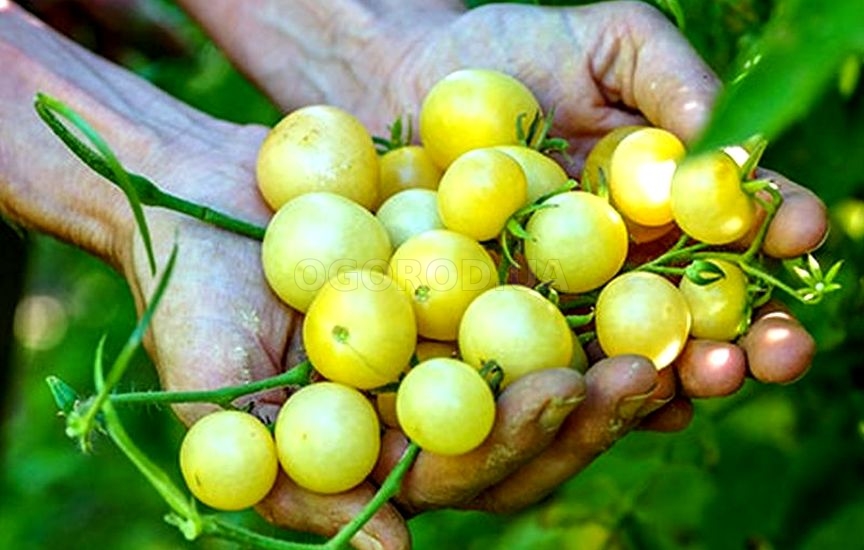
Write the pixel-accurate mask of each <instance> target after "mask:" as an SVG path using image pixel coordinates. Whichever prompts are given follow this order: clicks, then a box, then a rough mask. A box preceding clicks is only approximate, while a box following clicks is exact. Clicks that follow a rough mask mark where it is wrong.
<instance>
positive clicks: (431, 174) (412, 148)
mask: <svg viewBox="0 0 864 550" xmlns="http://www.w3.org/2000/svg"><path fill="white" fill-rule="evenodd" d="M441 173H442V172H441V168H439V167H438V165H437V164H435V163H434V162H432V158H431V157H430V156H429V153H428V152H427V151H426V148H425V147H423V146H421V145H406V146H404V147H399V148H397V149H393V150H390V151H387V152H386V153H384V154H383V155H381V180H380V186H379V193H378V200H379V202H384V201H385V200H387V199H388V198H389V197H391V196H393V195H395V194H396V193H398V192H400V191H404V190H406V189H431V190H433V191H434V190H435V189H437V188H438V180H440V179H441Z"/></svg>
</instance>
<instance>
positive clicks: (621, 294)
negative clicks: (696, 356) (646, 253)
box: [595, 271, 691, 369]
mask: <svg viewBox="0 0 864 550" xmlns="http://www.w3.org/2000/svg"><path fill="white" fill-rule="evenodd" d="M595 323H596V325H595V327H596V331H597V339H598V341H599V342H600V347H601V348H602V349H603V352H604V353H606V355H609V356H614V355H622V354H636V355H642V356H645V357H647V358H648V359H650V360H651V361H653V362H654V366H655V367H657V369H662V368H664V367H666V366H668V365H669V364H670V363H671V362H672V361H673V360H674V359H675V358H676V357H677V356H678V354H679V353H681V350H682V349H683V348H684V344H685V343H686V342H687V336H688V334H689V333H690V323H691V318H690V310H689V309H688V308H687V301H686V300H685V299H684V296H683V295H682V294H681V292H680V291H679V290H678V288H677V287H675V285H673V284H672V283H671V282H669V281H668V280H667V279H666V278H664V277H662V276H660V275H657V274H655V273H647V272H642V271H630V272H628V273H624V274H622V275H619V276H617V277H615V278H614V279H612V280H611V281H609V283H608V284H607V285H606V286H604V287H603V290H601V291H600V295H599V296H598V298H597V305H596V308H595Z"/></svg>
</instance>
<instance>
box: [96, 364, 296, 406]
mask: <svg viewBox="0 0 864 550" xmlns="http://www.w3.org/2000/svg"><path fill="white" fill-rule="evenodd" d="M311 374H312V364H311V363H310V362H309V361H303V362H302V363H300V364H298V365H297V366H296V367H294V368H292V369H291V370H289V371H286V372H283V373H282V374H279V375H276V376H271V377H270V378H263V379H261V380H254V381H252V382H249V383H247V384H240V385H236V386H225V387H222V388H217V389H213V390H199V391H142V392H127V393H114V394H111V402H112V403H114V404H121V403H122V404H132V403H148V404H157V403H158V404H165V403H204V402H206V403H215V404H216V405H219V406H220V407H223V408H227V407H230V406H231V402H232V401H234V400H235V399H237V398H238V397H242V396H244V395H249V394H253V393H258V392H260V391H265V390H272V389H276V388H282V387H285V386H305V385H306V384H308V383H309V379H310V375H311Z"/></svg>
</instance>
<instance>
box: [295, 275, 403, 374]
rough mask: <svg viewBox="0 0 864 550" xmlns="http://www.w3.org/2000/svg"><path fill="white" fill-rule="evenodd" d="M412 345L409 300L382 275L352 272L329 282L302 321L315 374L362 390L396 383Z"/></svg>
mask: <svg viewBox="0 0 864 550" xmlns="http://www.w3.org/2000/svg"><path fill="white" fill-rule="evenodd" d="M416 342H417V322H416V320H415V319H414V309H413V308H412V306H411V300H410V298H409V297H408V294H406V293H405V292H403V291H402V290H400V289H399V288H398V287H397V286H396V284H395V283H394V281H393V280H392V279H391V278H390V277H389V276H388V275H385V274H382V273H380V272H374V271H358V270H352V271H345V272H343V273H341V274H339V275H336V276H335V277H333V278H331V279H330V280H329V281H327V283H326V284H325V285H324V287H322V288H321V291H320V292H319V293H318V295H317V296H316V297H315V299H314V300H313V301H312V305H310V306H309V310H308V311H307V312H306V317H305V318H304V319H303V345H304V346H305V348H306V353H307V354H308V356H309V360H310V361H311V362H312V364H313V365H314V366H315V369H316V370H317V371H318V372H320V373H321V374H322V375H323V376H324V377H325V378H327V379H329V380H333V381H335V382H341V383H343V384H347V385H349V386H354V387H356V388H360V389H371V388H375V387H377V386H383V385H384V384H388V383H390V382H395V381H396V380H397V379H398V378H399V374H400V373H401V372H402V370H403V369H404V368H405V366H406V365H407V364H408V362H409V360H410V359H411V355H412V354H413V352H414V346H415V344H416Z"/></svg>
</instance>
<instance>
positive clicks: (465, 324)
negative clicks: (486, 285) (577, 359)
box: [459, 285, 573, 386]
mask: <svg viewBox="0 0 864 550" xmlns="http://www.w3.org/2000/svg"><path fill="white" fill-rule="evenodd" d="M459 351H460V353H461V354H462V359H463V360H464V361H465V362H466V363H468V364H469V365H473V366H474V367H476V368H480V367H482V366H483V365H484V364H485V363H486V362H487V361H495V362H496V363H497V364H498V365H499V366H500V367H501V368H502V369H503V371H504V379H503V380H502V385H503V386H506V385H507V384H510V383H511V382H513V381H515V380H518V379H519V378H521V377H522V376H524V375H526V374H528V373H530V372H534V371H536V370H541V369H548V368H559V367H567V366H569V365H570V361H571V360H572V358H573V336H572V333H571V331H570V327H569V326H568V324H567V319H566V318H565V317H564V314H563V313H561V311H560V310H559V309H558V308H557V307H555V306H554V305H553V304H552V302H550V301H549V300H547V299H546V298H544V297H543V296H542V295H541V294H540V293H539V292H537V291H536V290H534V289H531V288H528V287H526V286H522V285H502V286H499V287H496V288H493V289H491V290H487V291H486V292H484V293H483V294H481V295H480V296H478V297H477V298H476V299H475V300H474V301H473V302H471V305H469V306H468V309H467V310H466V311H465V315H464V316H463V317H462V323H461V324H460V325H459Z"/></svg>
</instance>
